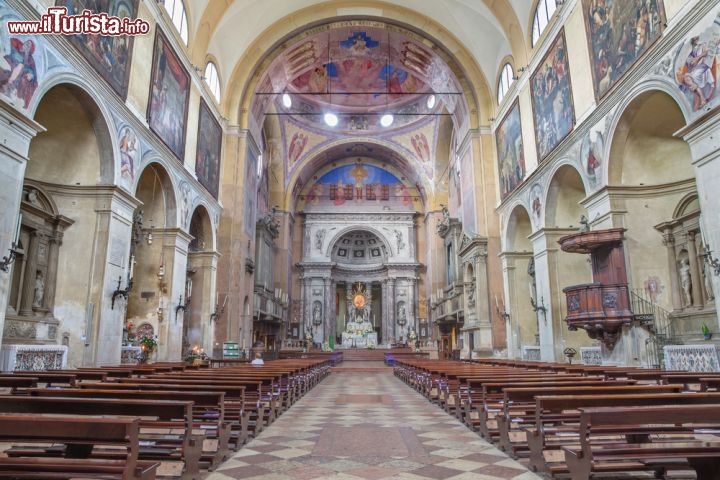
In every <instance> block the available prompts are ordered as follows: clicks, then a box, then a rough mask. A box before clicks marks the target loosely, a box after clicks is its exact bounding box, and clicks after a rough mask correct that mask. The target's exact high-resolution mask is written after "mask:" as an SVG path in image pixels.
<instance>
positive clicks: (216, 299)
mask: <svg viewBox="0 0 720 480" xmlns="http://www.w3.org/2000/svg"><path fill="white" fill-rule="evenodd" d="M218 305H220V293H219V292H215V306H216V307H217V306H218Z"/></svg>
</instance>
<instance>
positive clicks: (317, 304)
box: [313, 302, 322, 325]
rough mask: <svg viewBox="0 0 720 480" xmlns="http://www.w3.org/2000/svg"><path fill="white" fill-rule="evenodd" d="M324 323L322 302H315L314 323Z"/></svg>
mask: <svg viewBox="0 0 720 480" xmlns="http://www.w3.org/2000/svg"><path fill="white" fill-rule="evenodd" d="M321 323H322V307H321V306H320V302H315V305H314V306H313V324H315V325H320V324H321Z"/></svg>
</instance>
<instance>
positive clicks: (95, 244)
mask: <svg viewBox="0 0 720 480" xmlns="http://www.w3.org/2000/svg"><path fill="white" fill-rule="evenodd" d="M38 95H39V94H38ZM36 98H37V100H34V102H35V101H36V102H37V103H36V106H35V108H34V118H35V120H36V121H37V122H38V123H39V124H41V125H42V126H43V127H44V128H45V129H46V131H45V132H42V133H40V134H38V135H37V136H36V137H35V138H34V139H33V140H32V141H31V142H30V147H29V151H28V162H27V165H26V169H25V178H24V180H23V183H24V186H23V191H22V194H21V205H20V214H21V219H22V222H21V223H22V228H21V234H20V242H19V243H20V249H19V256H20V261H16V262H15V267H14V268H13V274H12V278H11V279H10V284H11V287H10V292H9V299H10V302H9V304H8V310H7V312H6V318H7V322H8V323H6V324H5V332H6V333H9V337H10V338H4V340H3V343H7V344H12V343H15V344H24V343H31V344H44V343H50V344H57V343H58V337H59V333H60V332H62V333H63V337H64V340H63V341H64V342H66V344H67V345H68V347H69V350H68V351H69V355H68V363H69V364H74V365H80V364H83V362H86V361H87V362H92V361H94V359H95V356H96V355H97V354H98V351H99V350H100V349H99V346H98V343H99V342H98V339H100V338H102V336H101V335H100V334H99V328H98V322H99V321H100V319H102V321H103V322H106V324H113V325H114V324H115V319H114V318H107V319H106V318H104V316H103V315H102V314H101V313H100V312H101V310H102V308H99V307H98V308H97V309H95V308H94V307H95V306H99V305H103V304H104V302H105V299H106V298H107V297H105V294H104V290H103V289H102V288H95V285H93V284H92V283H91V282H89V281H88V279H94V280H96V281H97V282H101V283H103V284H105V285H109V283H110V278H113V277H114V278H117V277H115V275H118V274H120V273H121V271H123V270H124V268H125V267H126V266H127V265H126V264H124V258H123V254H122V251H121V250H122V248H121V247H119V246H117V245H115V246H114V247H115V248H114V250H113V245H112V239H111V238H110V236H109V235H108V231H109V230H110V229H114V228H115V227H117V226H118V224H117V223H114V222H113V219H111V218H110V215H109V209H107V211H103V210H104V209H101V208H98V205H100V204H102V203H103V202H105V204H109V203H110V202H112V200H114V199H117V198H118V196H119V195H117V192H115V191H113V189H112V187H109V185H111V184H112V182H113V180H114V156H113V153H112V148H111V144H112V142H111V139H110V134H109V131H110V128H109V125H108V121H107V120H106V118H105V117H104V115H103V113H102V111H101V107H100V106H99V105H98V103H97V102H96V101H95V100H94V99H93V98H92V96H91V94H89V93H88V92H87V91H86V90H85V89H84V88H82V87H80V86H78V85H74V84H70V83H59V84H56V85H53V86H49V87H48V86H44V90H43V93H42V95H41V96H37V97H36ZM68 118H72V119H73V121H68ZM128 203H132V201H129V202H128ZM123 213H124V212H119V211H118V214H119V215H122V214H123ZM110 225H112V226H110ZM88 252H93V255H88ZM125 258H127V257H125ZM58 272H61V274H59V273H58ZM78 279H86V280H85V281H81V282H78ZM108 303H109V302H108ZM107 308H108V309H110V305H109V304H108V305H107ZM20 327H21V328H20ZM121 331H122V330H121V329H120V328H116V329H115V332H114V333H115V335H117V337H118V338H119V337H120V335H121ZM6 337H7V336H6ZM83 337H84V338H83ZM65 339H66V340H65ZM118 347H119V342H118ZM117 353H118V354H119V348H118V350H117Z"/></svg>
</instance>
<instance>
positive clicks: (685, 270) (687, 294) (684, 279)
mask: <svg viewBox="0 0 720 480" xmlns="http://www.w3.org/2000/svg"><path fill="white" fill-rule="evenodd" d="M679 273H680V287H681V288H682V293H683V306H685V307H689V306H690V305H692V278H691V277H690V261H689V260H688V259H687V258H685V259H683V260H681V262H680V269H679Z"/></svg>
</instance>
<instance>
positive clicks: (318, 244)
mask: <svg viewBox="0 0 720 480" xmlns="http://www.w3.org/2000/svg"><path fill="white" fill-rule="evenodd" d="M324 240H325V229H324V228H321V229H320V230H318V231H317V232H315V248H317V249H318V250H322V246H323V241H324Z"/></svg>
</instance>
